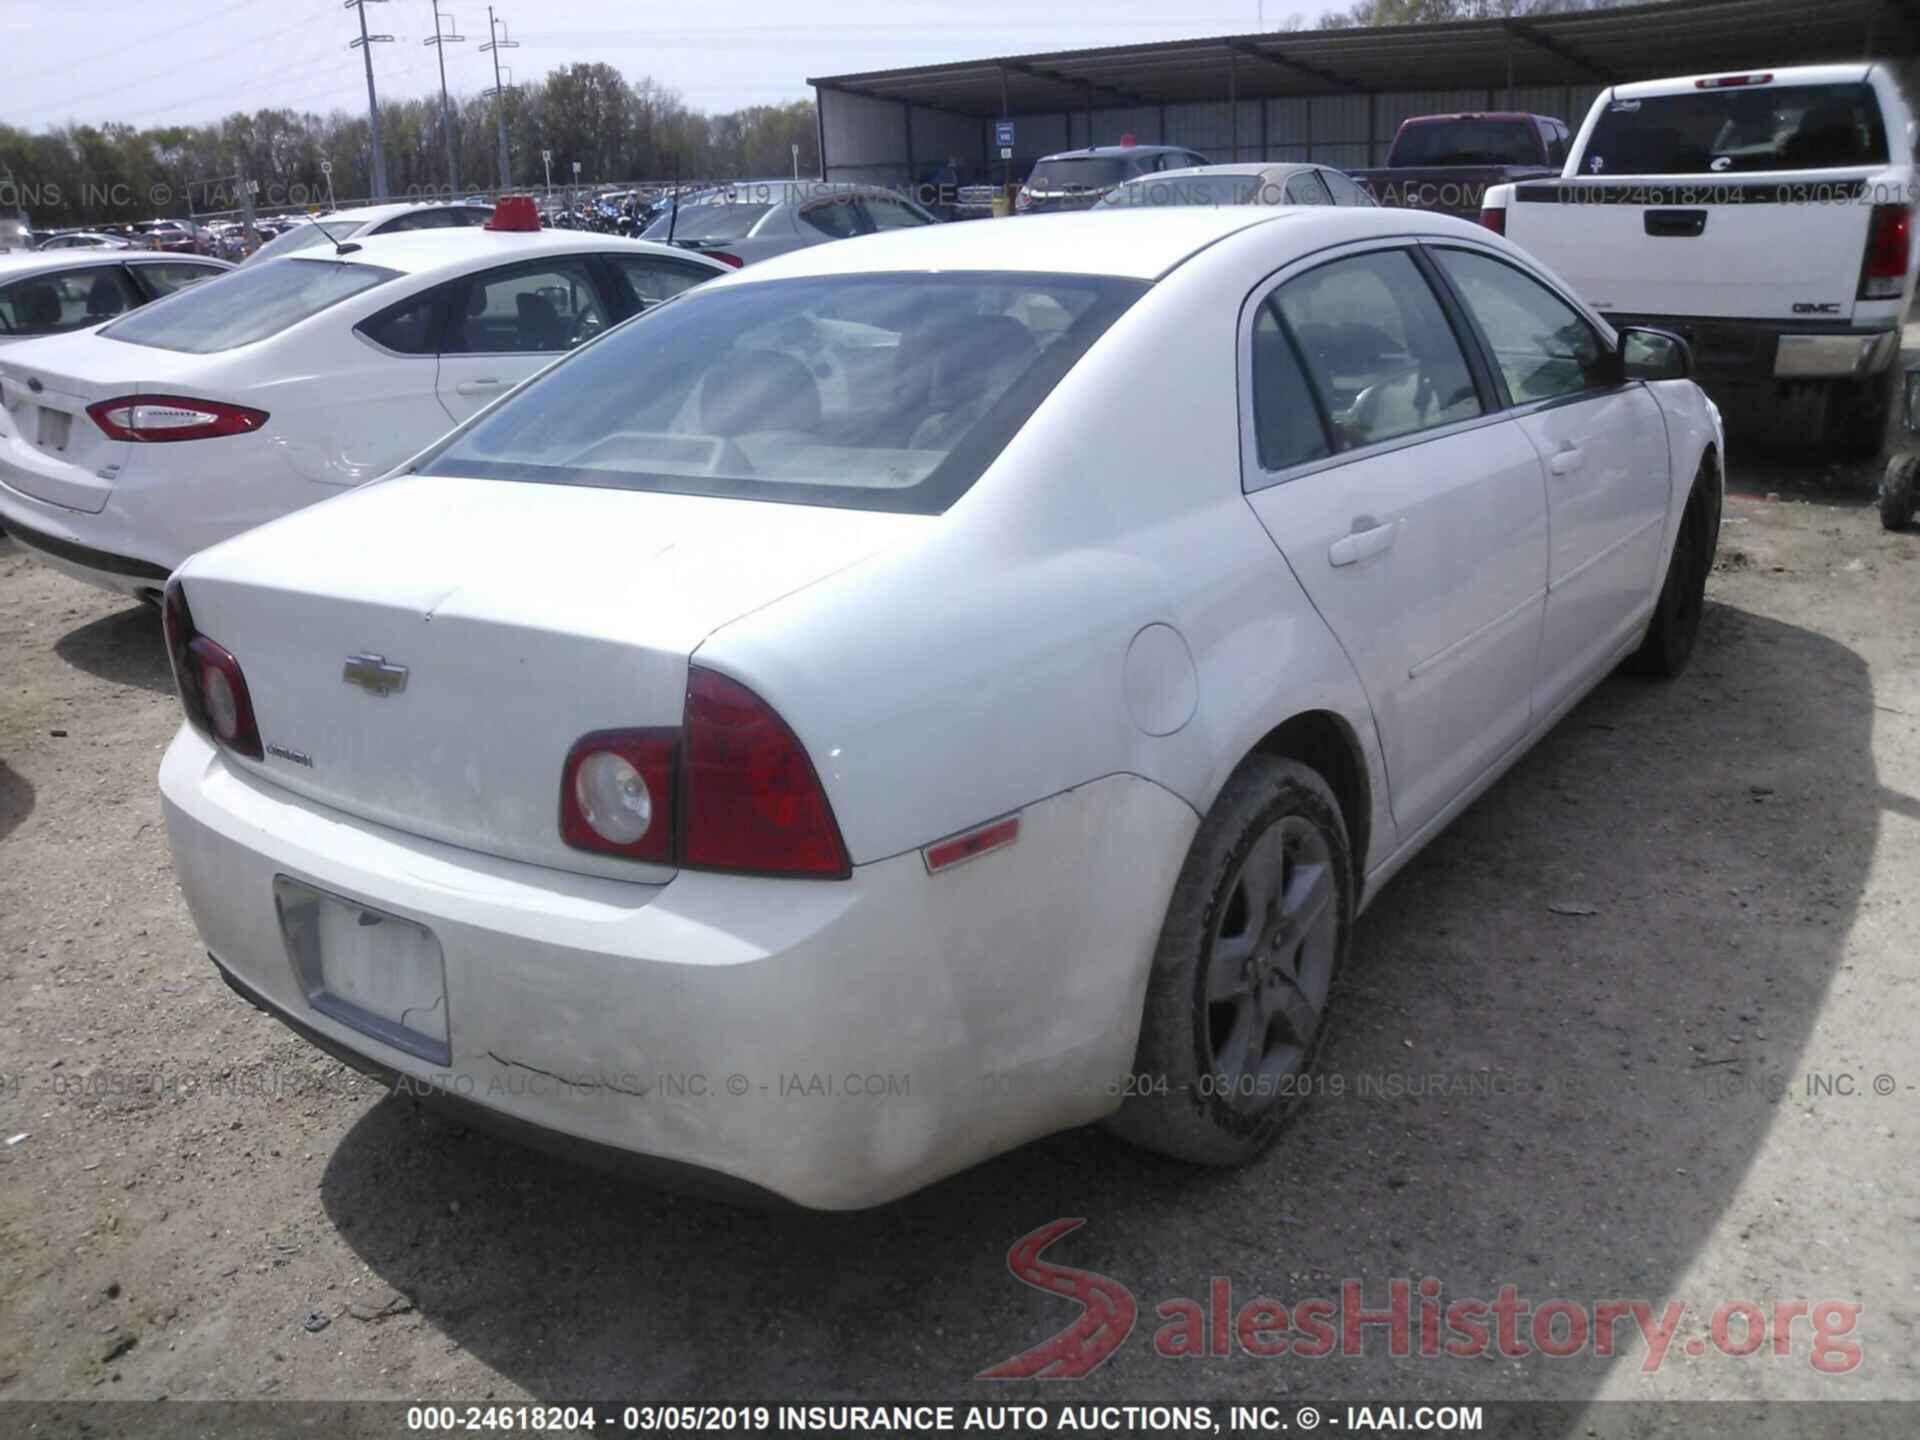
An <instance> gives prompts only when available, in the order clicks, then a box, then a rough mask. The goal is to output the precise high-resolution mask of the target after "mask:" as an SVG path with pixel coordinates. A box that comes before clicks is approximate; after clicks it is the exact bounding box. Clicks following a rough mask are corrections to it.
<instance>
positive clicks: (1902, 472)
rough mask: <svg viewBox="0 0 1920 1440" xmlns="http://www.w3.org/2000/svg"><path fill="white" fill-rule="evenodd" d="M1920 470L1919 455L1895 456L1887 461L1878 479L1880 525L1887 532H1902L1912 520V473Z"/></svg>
mask: <svg viewBox="0 0 1920 1440" xmlns="http://www.w3.org/2000/svg"><path fill="white" fill-rule="evenodd" d="M1916 470H1920V455H1896V456H1894V457H1893V458H1892V459H1891V460H1889V461H1887V469H1886V473H1885V474H1884V475H1882V476H1881V477H1880V524H1881V527H1882V528H1883V529H1887V530H1904V529H1906V528H1907V522H1908V521H1910V520H1911V519H1913V482H1914V472H1915V471H1916Z"/></svg>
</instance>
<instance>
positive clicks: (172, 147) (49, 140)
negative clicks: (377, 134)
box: [0, 61, 820, 226]
mask: <svg viewBox="0 0 1920 1440" xmlns="http://www.w3.org/2000/svg"><path fill="white" fill-rule="evenodd" d="M497 103H498V102H497V101H496V100H495V98H494V96H493V95H492V94H491V93H490V92H489V93H487V94H482V95H475V96H463V97H458V98H456V99H455V100H454V102H453V104H452V107H451V108H452V121H453V123H452V139H453V149H454V156H455V163H456V166H457V169H458V176H459V182H460V189H461V191H462V193H465V192H467V191H472V190H492V189H495V188H497V187H498V186H499V183H500V180H499V166H498V160H497V155H498V139H497V137H498V124H497V122H498V112H497V110H496V108H495V107H496V104H497ZM505 112H506V124H507V151H508V158H509V162H510V165H511V171H512V175H511V184H512V185H513V186H514V187H515V188H523V189H536V188H541V187H543V186H544V184H545V180H546V167H545V165H544V164H543V162H542V157H541V152H542V151H550V152H552V155H553V167H552V170H553V180H554V184H555V186H556V187H558V186H561V185H564V184H566V183H568V182H570V181H571V179H572V178H573V162H574V161H576V160H577V161H579V162H580V178H581V180H582V181H583V182H585V183H600V182H604V181H626V180H666V179H671V178H673V177H675V176H676V175H677V176H681V177H687V178H692V177H700V178H713V179H735V178H767V177H772V176H777V175H788V174H791V173H792V169H793V163H794V160H793V153H792V149H791V147H792V146H794V145H798V146H799V147H800V162H799V163H800V173H801V174H802V175H803V176H806V175H815V174H818V173H819V165H820V146H819V132H818V129H817V128H816V125H815V122H814V107H813V102H811V101H808V100H799V101H794V102H792V103H789V104H785V105H750V106H748V107H746V108H745V109H742V110H732V111H727V112H725V113H721V114H708V113H704V112H702V111H700V110H696V109H694V108H692V107H691V106H689V105H687V104H686V103H685V102H684V101H683V100H682V99H681V97H680V96H679V94H678V93H677V92H676V91H674V90H672V89H670V88H668V87H667V86H664V85H661V84H659V83H657V82H656V81H654V80H653V79H651V78H650V77H646V76H643V77H641V78H640V79H638V80H632V81H629V80H627V79H626V78H625V77H624V76H622V75H621V74H620V72H619V71H617V70H615V69H614V68H613V67H612V66H610V65H606V64H602V63H600V62H597V61H596V62H591V63H580V64H574V65H564V66H561V67H560V68H558V69H556V70H554V71H552V72H551V73H549V74H548V75H547V77H546V78H545V79H544V80H537V81H533V82H531V83H523V84H521V85H519V86H517V87H514V88H513V89H511V90H509V91H508V93H507V95H506V97H505ZM380 130H381V149H382V151H383V152H384V154H385V158H386V168H387V188H388V191H389V193H390V194H391V195H392V196H393V197H394V198H396V199H404V198H408V197H410V196H432V195H444V194H445V193H446V192H447V190H448V180H449V177H448V174H447V147H446V130H445V128H444V127H443V125H442V120H441V108H440V97H439V96H438V95H434V96H432V97H431V98H425V99H417V100H397V101H388V102H383V103H382V104H381V106H380ZM323 163H326V164H328V165H330V168H331V174H330V175H329V174H326V173H324V172H323V170H322V165H323ZM242 180H244V181H249V182H255V183H257V185H258V191H257V193H256V198H255V203H256V205H257V206H258V207H259V208H260V209H263V210H277V209H285V208H290V207H308V206H314V205H319V204H324V203H326V201H327V199H328V197H329V195H332V196H333V197H335V198H337V199H338V200H339V201H340V202H342V203H344V202H346V201H347V200H349V199H355V200H358V199H364V198H366V197H368V196H370V195H371V194H372V193H373V149H372V142H371V136H370V128H369V126H368V123H367V117H366V116H365V115H364V114H361V115H353V114H349V113H348V112H346V111H344V110H335V111H333V112H332V113H330V114H326V115H321V114H316V113H314V112H312V111H295V110H287V109H267V110H260V111H256V112H255V113H253V114H251V115H247V114H242V113H238V112H236V113H234V114H232V115H229V116H227V117H226V118H225V119H223V120H220V121H218V122H216V123H212V124H204V125H165V126H155V127H148V128H136V127H134V126H132V125H126V124H107V125H63V126H56V127H53V128H50V129H47V130H42V131H39V132H29V131H26V130H22V129H19V128H17V127H14V126H10V125H6V124H4V123H0V214H10V213H12V212H13V211H15V210H20V211H23V212H25V213H27V214H28V215H30V216H31V217H32V218H33V220H34V222H35V224H37V225H41V226H55V225H100V224H126V223H129V222H131V221H135V220H143V219H148V218H152V217H158V216H184V215H186V214H187V213H188V211H189V207H190V206H191V209H192V210H193V211H194V212H195V213H201V214H204V213H207V212H209V211H216V210H229V209H236V208H238V206H239V204H240V200H239V193H240V191H239V185H238V183H237V182H239V181H242Z"/></svg>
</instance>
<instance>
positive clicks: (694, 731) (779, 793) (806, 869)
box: [680, 665, 853, 879]
mask: <svg viewBox="0 0 1920 1440" xmlns="http://www.w3.org/2000/svg"><path fill="white" fill-rule="evenodd" d="M685 754H686V762H685V776H686V778H685V783H684V785H683V786H682V790H681V795H682V803H683V804H684V806H685V807H686V808H685V816H684V819H683V820H682V822H681V840H682V847H681V852H680V853H681V863H682V864H685V865H691V866H695V867H697V868H700V869H707V870H746V871H751V872H753V873H755V874H761V875H812V876H818V877H822V878H833V879H844V878H846V877H847V876H848V875H850V874H852V873H853V867H852V865H851V864H850V863H849V861H848V859H847V847H846V846H845V845H844V844H843V843H842V842H841V839H840V827H839V825H838V824H837V823H836V822H835V821H834V818H833V808H832V806H830V805H829V804H828V803H827V793H826V791H825V790H824V789H822V788H821V785H820V777H819V775H818V774H816V773H815V772H814V768H813V762H812V761H811V760H809V759H808V758H807V752H806V750H805V749H804V748H803V747H802V746H801V744H800V742H799V740H797V739H796V738H795V737H794V733H793V731H791V730H789V729H788V728H787V725H786V722H785V721H784V720H782V719H781V718H780V717H779V716H778V715H776V714H775V713H774V712H773V710H772V708H771V707H770V706H768V704H767V703H766V701H764V700H762V699H761V698H760V697H759V696H758V695H756V694H754V693H753V692H752V691H751V690H749V689H747V687H746V686H744V685H742V684H740V683H739V682H738V681H734V680H729V679H728V678H727V677H726V676H724V675H719V674H716V673H714V672H713V671H711V670H703V669H701V668H700V667H699V666H697V665H696V666H694V667H692V668H691V669H690V670H689V671H688V674H687V719H686V751H685Z"/></svg>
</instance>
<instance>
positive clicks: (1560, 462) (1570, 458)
mask: <svg viewBox="0 0 1920 1440" xmlns="http://www.w3.org/2000/svg"><path fill="white" fill-rule="evenodd" d="M1586 458H1587V457H1586V455H1585V453H1584V452H1582V451H1581V450H1580V449H1579V448H1578V447H1577V446H1573V445H1565V446H1562V447H1561V448H1560V449H1559V450H1558V451H1556V452H1555V453H1554V456H1553V458H1552V459H1551V460H1549V461H1548V462H1547V468H1548V469H1549V470H1551V471H1553V473H1554V474H1556V475H1571V474H1572V473H1573V472H1574V471H1576V470H1578V469H1579V468H1580V467H1581V465H1583V464H1584V463H1585V462H1586Z"/></svg>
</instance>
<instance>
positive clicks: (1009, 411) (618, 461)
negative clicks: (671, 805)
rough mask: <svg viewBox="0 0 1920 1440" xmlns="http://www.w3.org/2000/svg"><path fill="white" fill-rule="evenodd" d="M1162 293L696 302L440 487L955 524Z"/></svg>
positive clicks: (733, 296) (503, 424) (974, 278)
mask: <svg viewBox="0 0 1920 1440" xmlns="http://www.w3.org/2000/svg"><path fill="white" fill-rule="evenodd" d="M1146 288H1147V287H1146V285H1145V283H1144V282H1140V281H1132V280H1119V279H1111V278H1106V277H1093V276H1078V275H1074V276H1059V275H1032V274H968V273H964V272H963V273H950V274H937V275H927V274H911V275H845V276H843V275H835V276H818V277H810V278H807V279H797V280H775V281H763V282H760V283H757V284H745V285H730V286H724V287H722V288H719V289H715V290H693V291H688V292H686V293H685V294H683V295H681V296H679V297H677V298H676V299H674V300H671V301H668V302H667V303H665V304H662V305H659V306H656V307H655V308H654V309H652V310H650V311H648V312H647V313H646V314H644V315H643V316H641V317H640V318H639V319H637V320H635V321H633V322H631V323H629V324H626V325H622V326H620V327H619V328H617V329H615V330H613V331H611V332H609V333H608V334H607V335H606V337H605V338H604V339H601V340H599V341H596V342H594V343H593V344H590V345H587V346H584V347H582V348H581V349H580V350H579V351H577V352H576V353H575V354H574V355H572V356H571V357H569V358H568V359H566V360H563V361H561V362H560V363H559V364H557V365H555V366H554V367H553V368H552V369H550V370H548V371H546V372H545V373H544V374H542V375H541V376H540V377H539V378H538V379H537V380H534V381H533V382H531V383H530V384H528V385H526V386H524V387H523V388H522V389H520V390H519V391H517V392H515V393H514V394H513V395H512V396H511V397H510V398H508V399H507V400H506V401H504V402H503V403H502V404H501V405H500V407H499V408H498V409H496V410H493V411H491V412H490V413H489V414H487V416H486V417H485V418H484V419H482V420H480V421H479V422H478V423H477V424H475V425H474V426H472V427H471V428H470V429H467V430H465V431H462V432H459V433H457V434H456V435H455V437H454V438H453V440H452V441H451V443H450V444H449V445H448V446H447V448H446V449H445V450H443V451H441V452H440V453H439V454H438V455H436V456H435V457H434V458H433V459H432V460H431V462H429V464H428V465H427V466H426V467H425V473H427V474H430V475H465V476H476V477H479V478H482V479H497V480H525V481H536V482H544V483H549V484H566V485H601V486H608V487H612V488H615V489H627V490H663V491H672V492H676V493H679V494H689V495H724V496H732V497H737V498H744V499H756V500H775V501H785V502H789V503H795V504H805V505H835V506H841V507H844V508H848V509H858V510H893V511H906V512H910V513H916V514H938V513H939V512H941V511H943V510H945V509H946V508H947V506H949V505H951V504H952V503H953V502H954V501H955V500H956V499H958V498H959V496H960V495H961V494H963V493H964V492H965V491H966V489H967V487H968V486H970V485H972V484H973V482H974V481H975V480H976V479H977V478H978V477H979V476H980V474H981V472H982V471H984V470H985V469H986V467H987V466H988V465H989V464H991V463H992V461H993V459H994V457H995V456H997V455H998V454H999V453H1000V451H1001V449H1002V448H1003V447H1004V446H1005V445H1006V443H1007V441H1008V440H1010V439H1011V438H1012V437H1013V435H1014V434H1015V433H1016V432H1017V431H1018V430H1019V428H1020V426H1021V425H1023V424H1024V423H1025V422H1026V420H1027V417H1028V416H1030V415H1031V414H1032V413H1033V411H1034V409H1035V407H1037V406H1038V405H1039V404H1040V402H1041V401H1042V400H1044V399H1045V398H1046V396H1047V395H1048V394H1049V393H1050V392H1051V391H1052V389H1053V387H1054V385H1055V384H1056V383H1058V381H1059V380H1060V378H1061V377H1062V376H1063V375H1065V374H1066V372H1067V371H1068V370H1069V369H1070V368H1071V367H1072V366H1073V364H1074V362H1075V361H1077V360H1078V359H1079V357H1080V356H1081V355H1082V354H1084V353H1085V352H1086V349H1087V347H1088V346H1089V345H1091V344H1092V343H1093V342H1094V341H1095V340H1096V339H1098V338H1099V336H1100V335H1101V334H1102V333H1103V332H1104V331H1105V330H1106V328H1107V327H1108V326H1109V325H1111V324H1112V323H1113V321H1114V319H1115V318H1116V317H1117V316H1118V315H1119V314H1120V313H1121V312H1122V311H1124V310H1125V309H1126V308H1127V307H1128V306H1129V305H1131V304H1132V303H1133V302H1134V300H1135V299H1137V298H1138V297H1139V296H1140V295H1141V294H1142V293H1143V292H1144V291H1145V290H1146Z"/></svg>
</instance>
